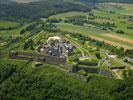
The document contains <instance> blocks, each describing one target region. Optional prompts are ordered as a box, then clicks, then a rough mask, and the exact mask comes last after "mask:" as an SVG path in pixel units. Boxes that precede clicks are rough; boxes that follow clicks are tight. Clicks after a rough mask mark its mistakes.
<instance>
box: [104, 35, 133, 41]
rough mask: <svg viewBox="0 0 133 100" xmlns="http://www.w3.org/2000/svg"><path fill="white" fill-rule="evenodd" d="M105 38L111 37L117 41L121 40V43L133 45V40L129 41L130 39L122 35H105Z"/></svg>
mask: <svg viewBox="0 0 133 100" xmlns="http://www.w3.org/2000/svg"><path fill="white" fill-rule="evenodd" d="M103 35H104V36H106V37H110V38H114V39H117V40H121V41H124V42H128V43H133V40H131V39H128V38H124V37H122V36H120V35H116V34H115V35H114V34H103Z"/></svg>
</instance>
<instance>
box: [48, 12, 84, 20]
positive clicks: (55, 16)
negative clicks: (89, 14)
mask: <svg viewBox="0 0 133 100" xmlns="http://www.w3.org/2000/svg"><path fill="white" fill-rule="evenodd" d="M73 16H86V13H84V12H76V11H73V12H66V13H60V14H57V15H53V16H50V17H49V19H54V18H56V19H65V18H67V17H73Z"/></svg>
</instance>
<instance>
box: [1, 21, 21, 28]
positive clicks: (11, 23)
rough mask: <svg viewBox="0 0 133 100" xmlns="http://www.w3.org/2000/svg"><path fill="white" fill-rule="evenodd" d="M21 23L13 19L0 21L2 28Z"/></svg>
mask: <svg viewBox="0 0 133 100" xmlns="http://www.w3.org/2000/svg"><path fill="white" fill-rule="evenodd" d="M19 25H20V24H19V23H17V22H13V21H0V28H13V27H17V26H19Z"/></svg>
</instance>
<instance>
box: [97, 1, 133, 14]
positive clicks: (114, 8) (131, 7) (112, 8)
mask: <svg viewBox="0 0 133 100" xmlns="http://www.w3.org/2000/svg"><path fill="white" fill-rule="evenodd" d="M99 8H101V9H103V10H104V11H108V12H114V13H118V14H122V15H133V4H123V3H117V4H114V3H101V4H99Z"/></svg>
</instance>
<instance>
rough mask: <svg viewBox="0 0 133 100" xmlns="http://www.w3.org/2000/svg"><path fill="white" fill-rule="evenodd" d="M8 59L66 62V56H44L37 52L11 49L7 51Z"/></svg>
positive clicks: (54, 62)
mask: <svg viewBox="0 0 133 100" xmlns="http://www.w3.org/2000/svg"><path fill="white" fill-rule="evenodd" d="M9 58H10V59H20V60H32V61H37V62H45V63H50V64H63V65H65V64H66V61H67V60H66V58H60V57H54V56H45V55H42V54H37V53H29V52H20V51H11V52H9Z"/></svg>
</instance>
